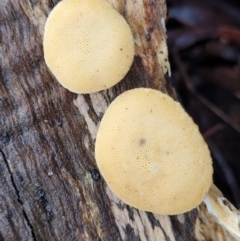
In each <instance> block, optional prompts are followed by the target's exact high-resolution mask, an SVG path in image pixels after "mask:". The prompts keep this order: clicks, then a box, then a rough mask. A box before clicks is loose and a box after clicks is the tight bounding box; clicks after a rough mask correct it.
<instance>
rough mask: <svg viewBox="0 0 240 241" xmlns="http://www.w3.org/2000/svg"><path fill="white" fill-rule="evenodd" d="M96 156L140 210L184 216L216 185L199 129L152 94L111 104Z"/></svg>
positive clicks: (115, 187) (142, 92) (140, 92)
mask: <svg viewBox="0 0 240 241" xmlns="http://www.w3.org/2000/svg"><path fill="white" fill-rule="evenodd" d="M95 157H96V161H97V165H98V167H99V170H100V172H101V174H102V176H103V178H104V179H105V180H106V182H107V184H108V185H109V187H110V189H111V190H112V191H113V192H114V193H115V194H116V195H117V196H118V197H119V198H120V199H122V200H123V201H124V202H125V203H127V204H129V205H131V206H133V207H135V208H138V209H140V210H145V211H150V212H153V213H159V214H166V215H173V214H179V213H184V212H186V211H189V210H191V209H193V208H195V207H196V206H197V205H199V204H200V203H201V202H202V200H203V199H204V197H205V196H206V194H207V192H208V190H209V188H210V186H211V184H212V174H213V168H212V159H211V156H210V152H209V149H208V147H207V145H206V143H205V141H204V139H203V137H202V136H201V134H200V132H199V129H198V127H197V125H196V124H195V123H194V122H193V120H192V119H191V117H189V116H188V114H187V113H186V112H185V111H184V109H183V108H182V106H181V105H180V104H179V103H178V102H176V101H174V100H173V99H172V98H171V97H169V96H168V95H166V94H164V93H162V92H160V91H157V90H153V89H147V88H137V89H133V90H129V91H126V92H124V93H123V94H121V95H120V96H118V97H117V98H116V99H115V100H114V101H113V102H112V103H111V104H110V106H109V108H108V109H107V111H106V113H105V114H104V116H103V119H102V121H101V123H100V127H99V131H98V134H97V138H96V146H95Z"/></svg>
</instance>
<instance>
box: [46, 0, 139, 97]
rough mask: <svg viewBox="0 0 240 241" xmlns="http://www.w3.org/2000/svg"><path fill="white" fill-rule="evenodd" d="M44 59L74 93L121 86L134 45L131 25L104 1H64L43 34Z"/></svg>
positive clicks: (50, 16)
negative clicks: (116, 85)
mask: <svg viewBox="0 0 240 241" xmlns="http://www.w3.org/2000/svg"><path fill="white" fill-rule="evenodd" d="M43 48H44V58H45V61H46V64H47V66H48V67H49V68H50V70H51V71H52V73H53V74H54V76H55V77H56V78H57V80H58V81H59V82H60V83H61V84H62V85H63V86H64V87H65V88H67V89H68V90H70V91H72V92H75V93H91V92H96V91H100V90H103V89H107V88H110V87H112V86H113V85H115V84H116V83H118V82H119V81H120V80H121V79H123V77H124V76H125V74H126V73H127V72H128V71H129V69H130V67H131V64H132V61H133V56H134V42H133V37H132V33H131V30H130V27H129V25H128V24H127V22H126V21H125V19H124V18H123V16H121V15H120V14H119V13H118V12H117V11H116V10H115V9H114V8H113V7H112V6H111V5H110V4H109V3H107V2H106V1H104V0H63V1H61V2H60V3H59V4H57V6H56V7H55V8H54V9H53V10H52V12H51V13H50V15H49V17H48V19H47V22H46V25H45V31H44V39H43Z"/></svg>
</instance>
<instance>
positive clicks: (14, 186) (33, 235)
mask: <svg viewBox="0 0 240 241" xmlns="http://www.w3.org/2000/svg"><path fill="white" fill-rule="evenodd" d="M0 154H1V155H2V157H3V161H4V163H5V164H6V167H7V170H8V173H9V175H10V180H11V182H12V186H13V188H14V190H15V192H16V196H17V201H18V202H19V203H20V205H21V206H22V212H23V217H24V218H25V220H26V222H27V225H28V226H29V228H30V230H31V234H32V239H33V241H36V240H37V237H36V235H35V233H34V228H33V226H32V224H31V222H30V220H29V218H28V216H27V213H26V211H25V210H24V205H23V202H22V201H21V199H20V195H19V190H18V188H17V185H16V183H15V181H14V178H13V174H12V172H11V168H10V166H9V164H8V161H7V158H6V156H5V154H4V152H3V151H2V150H0Z"/></svg>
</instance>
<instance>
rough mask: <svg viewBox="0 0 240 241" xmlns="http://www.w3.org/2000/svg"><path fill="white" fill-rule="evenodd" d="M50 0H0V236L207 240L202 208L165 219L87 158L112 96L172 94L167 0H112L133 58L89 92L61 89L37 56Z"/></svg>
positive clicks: (8, 239)
mask: <svg viewBox="0 0 240 241" xmlns="http://www.w3.org/2000/svg"><path fill="white" fill-rule="evenodd" d="M57 2H58V1H51V0H39V1H36V0H24V1H18V0H1V2H0V81H1V84H0V182H1V186H0V240H6V241H11V240H28V241H30V240H61V241H62V240H65V241H67V240H69V241H70V240H71V241H72V240H84V241H85V240H93V241H95V240H104V241H107V240H116V241H117V240H129V241H136V240H151V241H154V240H166V241H169V240H178V241H180V240H190V241H191V240H204V238H203V239H202V236H201V235H200V234H198V235H196V225H197V224H199V222H200V221H199V217H200V215H199V209H195V210H193V211H192V212H189V213H186V214H184V215H179V216H172V217H169V216H161V215H156V214H152V213H146V212H143V211H139V210H136V209H134V208H131V207H129V206H127V205H125V204H124V203H123V202H121V201H120V200H119V199H118V198H117V197H116V196H115V195H114V194H113V193H112V192H111V191H110V190H109V189H108V187H107V186H106V184H105V182H104V180H103V179H102V178H101V176H100V174H99V172H98V170H97V166H96V163H95V159H94V141H95V137H96V133H97V128H98V125H99V122H100V120H101V117H102V115H103V113H104V111H105V110H106V108H107V106H108V105H109V104H110V103H111V101H112V100H113V99H114V98H115V97H116V96H117V95H119V94H120V93H122V92H123V91H125V90H127V89H130V88H134V87H140V86H142V87H151V88H156V89H161V90H162V91H164V92H166V93H168V94H170V95H171V96H172V97H173V98H175V99H176V94H175V90H174V88H173V87H172V85H171V83H170V82H169V80H167V79H166V78H165V73H166V72H167V70H168V68H169V66H168V60H167V49H166V43H165V39H166V36H165V29H164V20H165V16H166V5H165V1H164V0H162V1H149V0H139V1H133V0H127V1H125V0H124V1H123V0H111V1H109V2H110V3H111V4H112V5H113V6H114V7H115V8H116V9H117V10H118V11H119V12H120V13H121V14H123V15H124V17H125V18H126V19H127V21H128V22H129V24H130V26H131V28H132V31H133V34H134V38H135V46H136V55H135V60H134V63H133V66H132V68H131V70H130V72H129V73H128V74H127V76H126V77H125V78H124V80H123V81H121V83H119V84H118V85H116V86H115V87H113V88H112V89H110V90H106V91H102V92H99V93H94V94H90V95H76V94H73V93H70V92H69V91H67V90H65V89H64V88H63V87H61V86H60V85H59V84H58V82H57V81H56V80H55V79H54V77H53V76H52V75H51V73H50V71H49V70H48V69H47V67H46V65H45V63H44V59H43V49H42V37H43V29H44V23H45V21H46V18H47V16H48V14H49V12H50V10H51V9H52V8H53V7H54V5H55V4H56V3H57ZM203 208H204V206H203ZM201 225H203V226H204V222H202V223H201ZM199 232H200V231H199Z"/></svg>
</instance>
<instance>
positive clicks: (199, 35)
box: [167, 0, 240, 208]
mask: <svg viewBox="0 0 240 241" xmlns="http://www.w3.org/2000/svg"><path fill="white" fill-rule="evenodd" d="M167 3H168V11H169V13H168V21H167V35H168V46H169V54H170V63H171V68H172V81H173V83H174V84H175V85H176V86H177V90H178V94H179V99H180V100H181V101H182V104H183V105H184V107H185V108H186V110H187V111H188V112H189V114H190V115H191V116H192V117H193V119H194V120H195V122H196V123H197V124H198V125H199V127H200V131H201V133H202V134H203V136H204V138H205V139H206V141H207V142H208V145H209V148H210V150H211V153H212V157H213V160H214V170H215V173H214V183H215V184H216V185H217V186H218V187H219V188H220V190H221V191H222V192H223V193H224V195H225V196H226V197H227V198H228V199H229V200H230V201H231V202H232V203H233V204H234V205H235V206H236V207H237V208H240V1H238V0H235V1H234V0H201V1H193V0H168V1H167Z"/></svg>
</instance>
